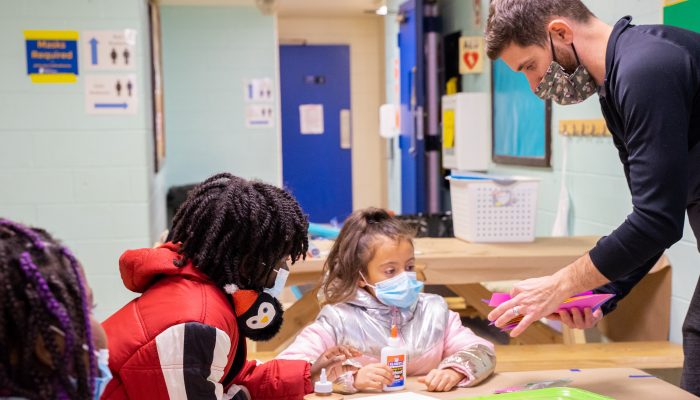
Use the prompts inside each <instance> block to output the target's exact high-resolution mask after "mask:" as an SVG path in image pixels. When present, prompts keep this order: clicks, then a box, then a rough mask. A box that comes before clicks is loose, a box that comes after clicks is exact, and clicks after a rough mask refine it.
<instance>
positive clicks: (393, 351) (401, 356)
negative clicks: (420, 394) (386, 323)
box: [381, 324, 408, 392]
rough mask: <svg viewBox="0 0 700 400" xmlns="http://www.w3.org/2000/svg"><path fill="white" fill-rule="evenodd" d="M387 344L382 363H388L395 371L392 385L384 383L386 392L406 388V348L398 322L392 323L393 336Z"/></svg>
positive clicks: (383, 348)
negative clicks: (400, 335) (400, 334)
mask: <svg viewBox="0 0 700 400" xmlns="http://www.w3.org/2000/svg"><path fill="white" fill-rule="evenodd" d="M387 342H388V343H387V346H384V347H382V354H381V356H382V364H384V365H386V366H388V367H389V369H391V371H392V372H393V373H394V381H393V382H392V383H391V384H390V385H384V391H385V392H393V391H396V390H403V389H405V388H406V361H407V358H408V357H407V355H406V349H404V348H403V346H401V340H400V339H399V329H398V327H397V326H396V324H393V325H391V336H390V337H389V338H388V340H387Z"/></svg>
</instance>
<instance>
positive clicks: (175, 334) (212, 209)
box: [102, 174, 357, 400]
mask: <svg viewBox="0 0 700 400" xmlns="http://www.w3.org/2000/svg"><path fill="white" fill-rule="evenodd" d="M307 228H308V222H307V219H306V216H305V215H304V214H303V212H302V210H301V208H300V207H299V204H298V203H297V202H296V200H295V199H294V198H293V197H292V195H290V194H289V193H288V192H286V191H284V190H282V189H279V188H276V187H274V186H271V185H267V184H264V183H262V182H255V181H247V180H245V179H242V178H238V177H235V176H232V175H230V174H219V175H215V176H213V177H211V178H209V179H207V180H206V181H205V182H203V183H202V184H200V185H199V186H197V187H195V188H194V189H193V190H192V191H191V192H190V193H189V195H188V197H187V200H186V201H185V203H184V204H183V205H182V206H181V207H180V209H179V210H178V212H177V214H176V215H175V218H174V220H173V228H172V231H171V234H170V238H169V239H170V240H169V241H168V242H166V243H165V244H164V245H162V246H160V247H157V248H155V249H139V250H129V251H127V252H125V253H124V254H123V255H122V256H121V258H120V259H119V269H120V272H121V276H122V280H123V281H124V284H125V285H126V287H127V288H128V289H130V290H132V291H135V292H137V293H141V296H140V297H138V298H137V299H135V300H133V301H132V302H130V303H129V304H127V305H126V306H124V307H123V308H122V309H121V310H119V311H117V312H116V313H115V314H114V315H112V316H111V317H110V318H109V319H107V321H105V322H104V327H105V330H106V331H107V336H108V338H109V351H110V369H111V371H112V374H113V375H114V377H113V379H112V381H111V382H110V384H109V385H108V386H107V389H106V390H105V393H104V395H103V397H102V398H103V399H127V398H128V399H149V400H158V399H247V398H254V399H301V398H302V397H303V396H304V395H305V394H307V393H309V392H311V391H312V380H316V379H317V376H318V375H319V374H320V372H321V368H329V369H330V368H331V367H333V366H335V365H338V364H340V363H341V362H342V361H343V360H345V358H351V357H354V356H356V355H357V354H356V353H355V352H354V351H353V350H350V349H347V348H343V347H338V348H333V349H330V350H329V351H328V352H326V353H324V354H323V355H322V356H321V357H320V358H319V359H318V360H317V361H316V362H315V363H313V365H311V364H310V363H308V362H306V361H296V360H275V361H270V362H267V363H263V364H258V363H256V362H255V361H247V360H246V346H245V339H244V337H247V338H250V339H252V340H267V339H270V338H271V337H273V336H274V335H275V334H276V333H277V332H278V331H279V328H280V326H281V324H282V307H281V305H280V303H279V301H278V300H277V299H276V296H278V295H279V292H280V291H281V289H282V288H283V287H284V282H285V280H286V277H287V275H288V273H289V272H288V268H287V265H286V262H287V260H288V259H290V260H291V262H292V263H294V262H295V261H297V260H298V259H299V258H303V257H304V256H305V254H306V251H307V249H308V239H307Z"/></svg>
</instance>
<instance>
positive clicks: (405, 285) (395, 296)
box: [360, 272, 423, 308]
mask: <svg viewBox="0 0 700 400" xmlns="http://www.w3.org/2000/svg"><path fill="white" fill-rule="evenodd" d="M360 275H362V274H360ZM362 279H364V276H363V277H362ZM365 283H367V279H365ZM367 285H368V286H370V287H372V288H374V295H375V296H377V299H378V300H379V301H381V302H382V303H384V304H386V305H387V306H393V307H398V308H410V307H411V306H413V305H414V304H416V301H418V295H419V294H420V291H421V289H423V282H419V281H418V279H417V278H416V273H415V272H402V273H400V274H398V275H396V276H395V277H393V278H389V279H386V280H383V281H381V282H377V283H376V284H374V285H370V284H369V283H367Z"/></svg>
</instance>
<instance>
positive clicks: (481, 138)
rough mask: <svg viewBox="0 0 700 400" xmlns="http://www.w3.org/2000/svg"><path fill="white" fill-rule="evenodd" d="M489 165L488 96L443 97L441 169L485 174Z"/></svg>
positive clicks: (474, 94)
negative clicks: (482, 172) (483, 172)
mask: <svg viewBox="0 0 700 400" xmlns="http://www.w3.org/2000/svg"><path fill="white" fill-rule="evenodd" d="M490 161H491V102H490V99H489V95H488V93H480V92H478V93H457V94H453V95H449V96H443V97H442V165H443V167H445V168H446V169H459V170H466V171H485V170H487V169H488V167H489V162H490Z"/></svg>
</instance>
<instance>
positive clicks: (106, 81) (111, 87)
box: [85, 74, 138, 115]
mask: <svg viewBox="0 0 700 400" xmlns="http://www.w3.org/2000/svg"><path fill="white" fill-rule="evenodd" d="M137 98H138V97H137V92H136V75H134V74H125V75H88V76H86V77H85V109H86V111H87V113H88V114H117V115H120V114H121V115H123V114H136V108H137V105H138V103H137Z"/></svg>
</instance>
